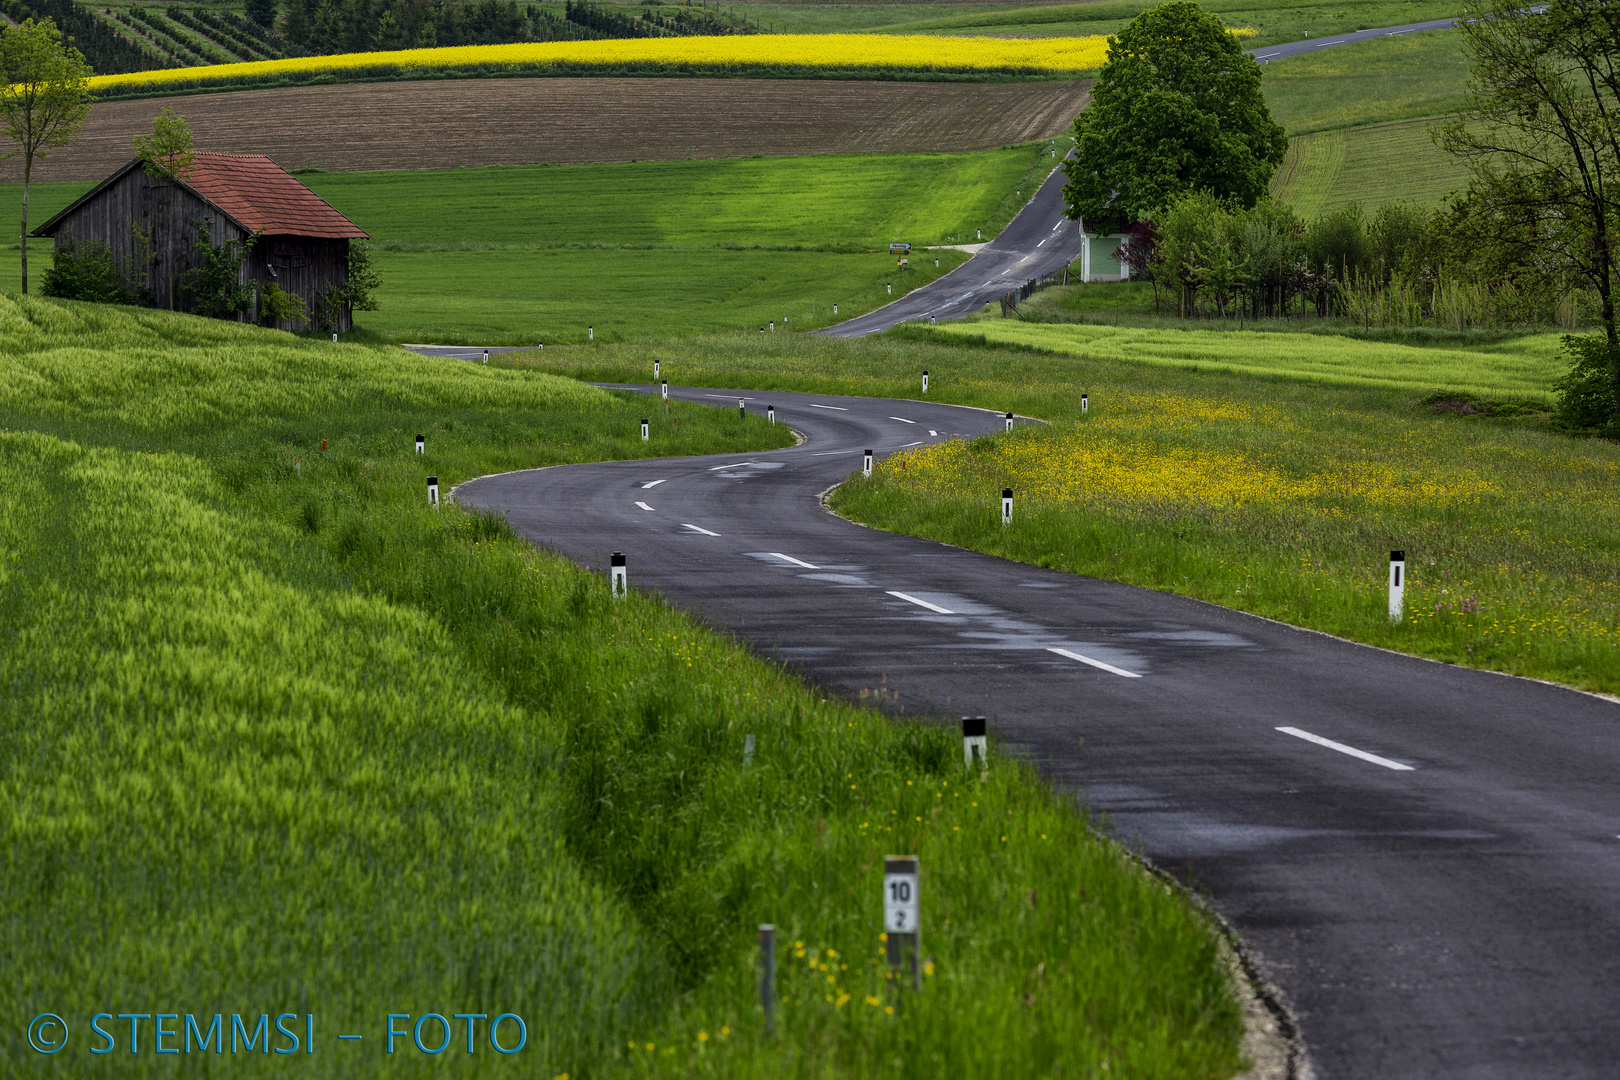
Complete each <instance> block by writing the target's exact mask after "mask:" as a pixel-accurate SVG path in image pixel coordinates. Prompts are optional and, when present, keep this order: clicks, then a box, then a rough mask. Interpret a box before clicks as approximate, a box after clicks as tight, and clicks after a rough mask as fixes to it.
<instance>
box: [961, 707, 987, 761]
mask: <svg viewBox="0 0 1620 1080" xmlns="http://www.w3.org/2000/svg"><path fill="white" fill-rule="evenodd" d="M975 754H977V755H978V757H979V767H980V768H983V769H988V768H989V767H990V753H989V750H988V749H987V748H986V745H985V738H984V717H982V716H964V717H962V764H964V765H966V766H967V767H968V768H970V769H971V768H973V756H974V755H975Z"/></svg>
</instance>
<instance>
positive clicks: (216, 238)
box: [56, 169, 246, 311]
mask: <svg viewBox="0 0 1620 1080" xmlns="http://www.w3.org/2000/svg"><path fill="white" fill-rule="evenodd" d="M197 221H202V222H204V223H205V225H206V226H207V229H208V235H209V239H210V240H211V241H212V242H213V243H214V244H215V245H219V244H223V243H225V241H227V240H241V239H244V238H245V235H246V234H245V233H244V232H243V230H242V229H241V228H239V227H238V226H236V225H235V224H233V223H232V222H231V221H230V219H229V218H227V217H226V216H225V215H224V214H222V213H220V212H219V211H218V210H217V209H215V208H214V207H213V206H212V205H210V204H209V203H207V202H205V201H204V200H203V199H201V198H199V197H198V196H197V195H195V194H193V193H192V192H191V191H189V190H187V189H186V188H184V187H182V186H180V185H179V184H176V183H174V182H173V181H171V180H167V179H160V178H157V177H153V176H148V175H147V174H146V173H145V172H144V171H143V170H140V169H133V170H131V171H130V172H128V173H125V174H124V175H123V176H122V177H121V178H119V180H118V181H117V182H116V183H114V184H112V185H111V186H110V187H108V188H107V189H106V190H105V191H103V192H101V193H100V194H99V195H97V196H96V197H95V198H93V199H91V200H90V201H89V202H87V203H85V204H84V205H83V206H81V207H79V209H78V210H76V211H74V213H73V214H72V215H71V216H69V217H68V218H67V219H66V220H64V221H63V222H61V224H60V225H59V226H58V228H57V232H56V238H57V243H62V242H63V241H64V240H65V239H71V241H73V242H79V241H84V240H99V241H100V242H101V243H103V244H106V245H107V246H108V247H109V248H111V249H112V252H113V257H114V258H116V259H117V260H118V264H119V265H120V266H121V267H123V268H124V273H125V275H126V276H127V277H128V279H129V280H130V281H131V282H132V283H134V284H136V285H137V286H139V285H144V286H145V287H146V288H148V289H150V290H151V292H152V298H153V302H154V303H155V304H156V305H157V306H158V307H160V308H167V309H169V310H171V311H181V310H184V309H185V307H186V305H187V300H188V298H187V297H186V296H184V295H183V291H182V289H181V285H180V283H181V281H182V279H183V278H184V277H185V273H186V271H187V270H190V269H191V268H193V267H195V266H198V265H200V264H201V262H202V259H201V257H200V256H199V255H198V253H197V252H196V251H194V250H193V247H194V246H195V245H196V243H197V227H196V225H195V224H194V223H195V222H197ZM143 262H144V263H145V264H146V265H145V267H144V273H143V268H142V265H141V264H142V263H143Z"/></svg>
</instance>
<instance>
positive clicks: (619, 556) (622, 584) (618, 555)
mask: <svg viewBox="0 0 1620 1080" xmlns="http://www.w3.org/2000/svg"><path fill="white" fill-rule="evenodd" d="M608 584H609V585H611V586H612V587H613V599H615V600H623V599H624V598H625V597H626V596H628V595H629V593H630V571H629V570H627V569H626V568H625V565H624V552H622V551H615V552H614V553H613V554H612V555H611V556H609V557H608Z"/></svg>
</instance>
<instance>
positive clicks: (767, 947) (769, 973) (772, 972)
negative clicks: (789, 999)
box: [759, 923, 776, 1035]
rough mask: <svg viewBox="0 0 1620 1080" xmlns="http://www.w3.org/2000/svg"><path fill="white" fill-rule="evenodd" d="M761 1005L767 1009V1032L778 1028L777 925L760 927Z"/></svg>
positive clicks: (767, 924) (765, 924) (769, 1032)
mask: <svg viewBox="0 0 1620 1080" xmlns="http://www.w3.org/2000/svg"><path fill="white" fill-rule="evenodd" d="M759 1007H760V1008H761V1009H764V1010H765V1034H767V1035H769V1034H771V1033H772V1032H774V1031H775V1030H776V927H774V926H772V925H771V924H770V923H764V924H762V925H761V926H760V928H759Z"/></svg>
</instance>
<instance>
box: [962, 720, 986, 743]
mask: <svg viewBox="0 0 1620 1080" xmlns="http://www.w3.org/2000/svg"><path fill="white" fill-rule="evenodd" d="M984 722H985V718H984V717H982V716H964V717H962V737H963V738H964V739H977V738H983V737H984Z"/></svg>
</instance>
